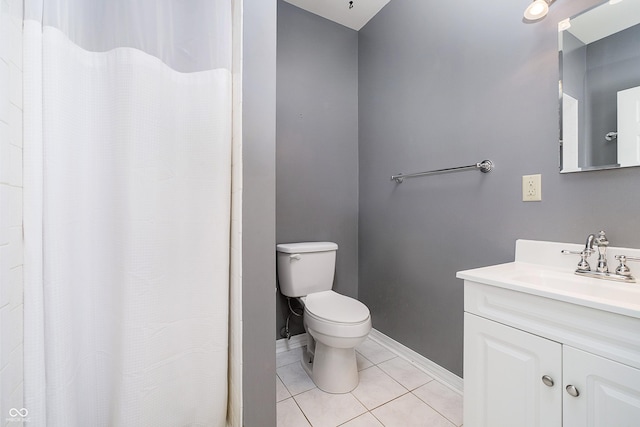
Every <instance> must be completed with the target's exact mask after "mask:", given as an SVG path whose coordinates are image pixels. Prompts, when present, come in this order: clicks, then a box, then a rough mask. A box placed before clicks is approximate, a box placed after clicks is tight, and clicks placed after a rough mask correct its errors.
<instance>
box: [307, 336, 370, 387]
mask: <svg viewBox="0 0 640 427" xmlns="http://www.w3.org/2000/svg"><path fill="white" fill-rule="evenodd" d="M309 341H311V339H309ZM302 367H303V368H304V369H305V371H306V372H307V374H309V376H310V377H311V379H312V380H313V382H314V383H315V385H316V386H318V388H319V389H320V390H322V391H325V392H327V393H334V394H341V393H349V392H350V391H352V390H353V389H354V388H356V387H357V386H358V382H359V379H358V364H357V362H356V351H355V349H354V348H336V347H329V346H327V345H325V344H323V343H321V342H319V341H316V340H313V345H309V346H308V347H307V351H305V352H304V353H303V355H302Z"/></svg>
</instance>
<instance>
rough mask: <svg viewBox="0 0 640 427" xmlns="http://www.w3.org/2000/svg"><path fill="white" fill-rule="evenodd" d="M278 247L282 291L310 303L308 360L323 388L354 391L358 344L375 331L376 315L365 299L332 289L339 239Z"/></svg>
mask: <svg viewBox="0 0 640 427" xmlns="http://www.w3.org/2000/svg"><path fill="white" fill-rule="evenodd" d="M276 250H277V259H278V261H277V262H278V279H279V283H280V292H281V293H282V294H283V295H285V296H287V297H291V298H298V299H299V300H300V301H301V302H302V303H303V305H304V315H303V323H304V328H305V330H306V331H307V340H308V341H307V350H306V352H304V354H303V356H302V366H303V367H304V368H305V370H306V371H307V373H308V374H309V376H310V377H311V379H312V380H313V382H314V383H315V384H316V385H317V386H318V388H319V389H321V390H323V391H326V392H328V393H348V392H350V391H351V390H353V389H354V388H356V387H357V385H358V367H357V364H356V352H355V347H356V346H357V345H358V344H360V343H362V342H363V341H364V340H365V339H366V338H367V335H368V334H369V331H371V315H370V313H369V309H368V308H367V306H366V305H364V304H363V303H361V302H360V301H358V300H356V299H353V298H350V297H347V296H345V295H340V294H339V293H337V292H334V291H332V290H331V288H332V287H333V278H334V273H335V265H336V251H337V250H338V245H337V244H335V243H332V242H306V243H282V244H279V245H277V246H276Z"/></svg>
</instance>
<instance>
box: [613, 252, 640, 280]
mask: <svg viewBox="0 0 640 427" xmlns="http://www.w3.org/2000/svg"><path fill="white" fill-rule="evenodd" d="M615 259H617V260H618V261H620V265H619V266H618V268H616V274H619V275H621V276H627V277H631V269H630V268H629V267H627V261H640V258H638V257H632V256H626V255H616V256H615Z"/></svg>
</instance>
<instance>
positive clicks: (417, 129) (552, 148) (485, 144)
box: [358, 0, 640, 375]
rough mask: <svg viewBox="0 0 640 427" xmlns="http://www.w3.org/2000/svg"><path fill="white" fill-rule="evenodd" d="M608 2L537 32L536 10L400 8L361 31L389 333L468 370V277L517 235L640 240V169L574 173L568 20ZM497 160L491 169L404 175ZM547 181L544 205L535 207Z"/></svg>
mask: <svg viewBox="0 0 640 427" xmlns="http://www.w3.org/2000/svg"><path fill="white" fill-rule="evenodd" d="M596 3H598V1H596V0H579V1H577V0H576V1H565V2H556V3H554V4H553V6H552V7H551V10H550V14H549V16H547V17H546V18H545V19H544V20H542V21H541V22H538V23H535V24H526V23H524V22H522V12H523V9H524V8H525V6H526V5H527V2H525V1H522V2H514V1H512V0H496V1H493V2H470V1H466V0H450V1H443V2H436V1H422V0H392V1H391V2H390V3H389V4H388V5H387V6H386V7H385V8H384V9H383V10H382V11H381V13H380V14H378V15H377V16H376V17H375V18H374V19H373V20H372V21H371V22H370V23H369V24H368V25H367V26H365V27H364V28H363V29H362V30H361V31H360V33H359V170H360V185H359V192H360V210H359V249H358V250H359V257H360V261H359V272H360V274H359V283H360V286H359V298H360V299H361V300H362V301H364V302H365V303H366V304H367V305H368V306H369V308H370V309H371V311H372V318H373V326H374V327H375V328H377V329H378V330H380V331H381V332H383V333H385V334H387V335H389V336H391V337H392V338H394V339H396V340H398V341H400V342H401V343H403V344H404V345H406V346H408V347H410V348H412V349H414V350H415V351H417V352H419V353H421V354H423V355H424V356H426V357H428V358H429V359H431V360H433V361H435V362H436V363H438V364H440V365H441V366H443V367H445V368H447V369H449V370H450V371H452V372H454V373H456V374H458V375H462V350H463V348H462V336H463V283H462V281H461V280H458V279H456V278H455V274H456V271H458V270H463V269H469V268H474V267H479V266H484V265H489V264H495V263H501V262H507V261H512V260H513V256H514V242H515V240H516V239H517V238H525V239H536V240H553V241H564V242H578V243H580V242H583V241H584V240H585V238H586V236H587V234H588V233H593V232H597V231H598V230H600V229H603V230H607V235H608V237H609V239H610V241H611V244H612V245H615V246H630V247H639V246H640V226H639V223H638V214H639V213H640V197H638V190H637V184H638V182H640V168H627V169H624V170H618V171H598V172H585V173H575V174H564V175H560V174H559V173H558V63H557V62H558V53H557V37H558V31H557V22H558V21H560V20H562V19H564V18H566V17H568V16H572V15H574V14H576V13H577V12H579V11H580V10H582V9H584V8H588V7H591V6H593V5H595V4H596ZM485 158H489V159H492V160H493V161H494V162H495V163H496V170H495V171H494V172H492V173H490V174H480V173H478V172H475V171H470V172H460V173H455V174H446V175H437V176H430V177H425V178H416V179H413V180H407V181H406V182H405V183H403V184H400V185H397V184H395V183H393V182H390V181H389V175H391V174H393V173H396V172H400V171H404V172H411V171H420V170H428V169H432V168H433V169H438V168H443V167H450V166H461V165H466V164H471V163H474V162H477V161H480V160H482V159H485ZM534 173H541V174H542V201H541V202H533V203H531V202H529V203H523V202H522V201H521V185H522V184H521V183H522V175H525V174H534ZM577 261H578V260H577V259H576V262H577ZM636 268H637V267H636Z"/></svg>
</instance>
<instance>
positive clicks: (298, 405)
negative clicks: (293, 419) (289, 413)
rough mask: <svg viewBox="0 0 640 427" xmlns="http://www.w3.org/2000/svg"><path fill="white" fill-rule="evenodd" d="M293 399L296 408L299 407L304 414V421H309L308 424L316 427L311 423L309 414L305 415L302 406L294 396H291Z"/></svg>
mask: <svg viewBox="0 0 640 427" xmlns="http://www.w3.org/2000/svg"><path fill="white" fill-rule="evenodd" d="M291 398H292V399H293V402H294V403H295V404H296V406H297V407H298V409H299V410H300V412H302V416H303V417H304V419H305V420H307V422H308V423H309V425H310V426H311V427H314V426H313V424H312V423H311V420H310V419H309V417H307V414H305V413H304V411H303V410H302V408H301V407H300V404H299V403H298V401H297V400H296V399H295V398H294V397H293V396H291Z"/></svg>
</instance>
